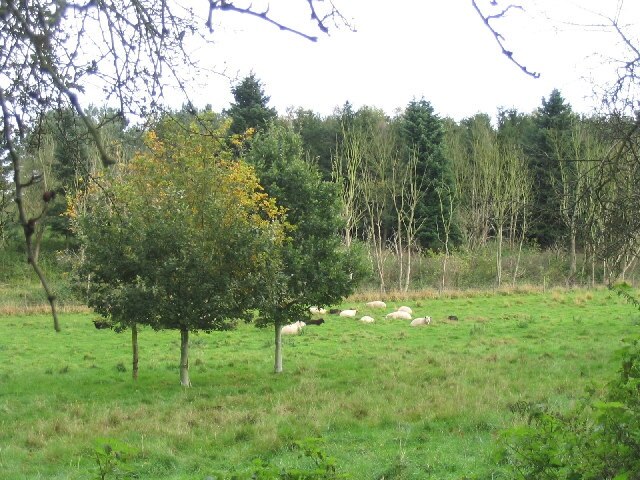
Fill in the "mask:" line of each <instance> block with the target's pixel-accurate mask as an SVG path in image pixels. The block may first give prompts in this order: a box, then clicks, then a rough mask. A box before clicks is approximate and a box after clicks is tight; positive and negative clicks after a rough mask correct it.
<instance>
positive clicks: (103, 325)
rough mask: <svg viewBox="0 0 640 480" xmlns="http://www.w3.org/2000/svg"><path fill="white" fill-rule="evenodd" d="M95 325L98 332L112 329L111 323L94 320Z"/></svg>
mask: <svg viewBox="0 0 640 480" xmlns="http://www.w3.org/2000/svg"><path fill="white" fill-rule="evenodd" d="M93 324H94V325H95V327H96V328H97V329H98V330H102V329H104V328H111V324H110V323H109V322H105V321H103V320H94V321H93Z"/></svg>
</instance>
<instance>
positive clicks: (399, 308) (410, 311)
mask: <svg viewBox="0 0 640 480" xmlns="http://www.w3.org/2000/svg"><path fill="white" fill-rule="evenodd" d="M398 311H399V312H407V313H408V314H409V315H411V314H412V313H413V310H411V308H410V307H398Z"/></svg>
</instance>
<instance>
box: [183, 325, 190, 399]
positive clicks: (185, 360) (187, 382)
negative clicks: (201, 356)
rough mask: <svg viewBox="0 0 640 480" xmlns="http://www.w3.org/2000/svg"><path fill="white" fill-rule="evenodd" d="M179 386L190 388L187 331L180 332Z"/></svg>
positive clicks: (184, 329)
mask: <svg viewBox="0 0 640 480" xmlns="http://www.w3.org/2000/svg"><path fill="white" fill-rule="evenodd" d="M180 385H182V386H183V387H190V386H191V380H189V330H187V329H186V328H183V329H181V330H180Z"/></svg>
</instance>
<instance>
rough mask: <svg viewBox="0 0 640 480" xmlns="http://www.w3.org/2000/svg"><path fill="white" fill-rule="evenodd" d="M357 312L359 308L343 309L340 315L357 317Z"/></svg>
mask: <svg viewBox="0 0 640 480" xmlns="http://www.w3.org/2000/svg"><path fill="white" fill-rule="evenodd" d="M356 313H358V311H357V310H342V311H341V312H340V316H341V317H355V316H356Z"/></svg>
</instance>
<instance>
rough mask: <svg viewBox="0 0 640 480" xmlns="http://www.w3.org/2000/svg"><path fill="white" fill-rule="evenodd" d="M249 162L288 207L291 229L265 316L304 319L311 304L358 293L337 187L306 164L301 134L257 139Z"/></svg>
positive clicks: (281, 130)
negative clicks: (343, 233) (344, 238)
mask: <svg viewBox="0 0 640 480" xmlns="http://www.w3.org/2000/svg"><path fill="white" fill-rule="evenodd" d="M247 159H248V161H249V162H250V163H251V164H253V165H255V167H256V170H257V172H258V176H259V178H260V183H261V184H262V186H263V187H264V189H265V191H266V193H267V194H268V195H269V196H270V197H272V198H275V199H276V201H277V203H278V205H280V206H282V207H284V208H285V210H286V220H287V223H288V224H289V225H290V226H291V228H290V230H289V231H288V232H287V235H288V241H287V242H286V243H285V245H283V247H282V248H281V252H280V253H281V256H282V262H281V265H282V270H281V272H280V276H279V278H280V281H279V282H278V283H276V284H274V285H272V288H273V291H272V293H273V297H272V300H271V302H270V304H269V305H264V306H263V308H261V315H262V317H263V318H264V319H265V320H266V319H267V318H269V319H271V321H276V322H284V321H287V320H292V319H297V318H304V317H305V316H307V315H308V308H309V306H311V305H331V304H335V303H338V302H340V301H341V299H342V298H344V297H345V296H346V295H348V294H350V293H352V292H353V290H354V289H355V287H356V285H357V283H358V281H359V280H360V279H361V277H362V267H361V265H360V264H359V262H358V261H357V258H358V257H354V255H351V254H350V252H349V251H347V250H345V249H344V247H343V246H342V242H341V238H340V236H339V231H340V228H341V226H342V220H341V219H340V203H339V196H338V191H337V188H336V185H335V184H334V183H331V182H327V181H325V180H323V179H322V177H321V175H320V173H319V171H318V169H317V167H315V166H314V165H311V164H309V163H308V162H305V161H304V160H303V158H302V142H301V139H300V136H299V135H297V134H296V133H295V132H293V131H292V130H291V129H290V128H288V127H285V126H281V125H273V126H272V127H271V128H270V129H269V131H268V132H267V133H266V134H261V135H258V136H257V137H256V138H255V140H254V141H253V142H252V145H251V151H250V152H249V153H248V155H247Z"/></svg>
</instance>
